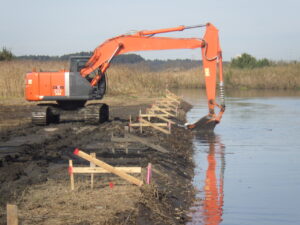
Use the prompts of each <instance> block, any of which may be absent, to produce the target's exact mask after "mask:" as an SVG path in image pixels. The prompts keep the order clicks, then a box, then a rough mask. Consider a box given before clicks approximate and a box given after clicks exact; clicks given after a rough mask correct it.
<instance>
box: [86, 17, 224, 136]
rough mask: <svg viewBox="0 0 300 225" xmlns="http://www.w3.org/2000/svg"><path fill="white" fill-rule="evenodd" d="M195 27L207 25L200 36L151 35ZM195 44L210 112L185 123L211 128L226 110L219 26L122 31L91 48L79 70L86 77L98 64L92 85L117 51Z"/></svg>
mask: <svg viewBox="0 0 300 225" xmlns="http://www.w3.org/2000/svg"><path fill="white" fill-rule="evenodd" d="M198 27H206V31H205V35H204V37H203V38H170V37H154V35H156V34H160V33H169V32H175V31H183V30H185V29H192V28H198ZM195 48H201V52H202V60H203V69H204V75H205V83H206V94H207V99H208V108H209V114H208V115H207V116H205V117H203V118H202V119H200V120H198V121H197V122H196V123H194V124H189V125H187V127H188V128H189V129H201V130H202V129H204V130H205V129H209V130H213V129H214V127H215V125H216V124H217V123H219V122H220V120H221V118H222V115H223V113H224V111H225V101H224V82H223V71H222V70H223V69H222V50H221V47H220V43H219V35H218V30H217V28H216V27H214V26H213V25H212V24H211V23H207V24H205V25H196V26H179V27H174V28H167V29H160V30H150V31H139V32H136V33H134V34H131V35H121V36H117V37H115V38H111V39H109V40H107V41H106V42H104V43H103V44H101V45H100V46H99V47H97V48H96V49H95V50H94V54H93V55H92V57H91V58H90V59H89V61H88V62H87V64H86V67H85V68H83V69H82V70H81V71H80V73H81V75H82V76H83V77H85V76H87V75H88V74H90V73H91V72H93V71H95V70H96V69H98V68H99V69H100V71H101V73H100V74H98V75H97V76H96V77H95V78H94V79H93V80H92V81H91V85H92V86H95V85H97V84H98V82H99V81H100V80H101V76H102V74H104V73H105V71H106V70H107V69H108V68H109V64H110V61H111V59H112V58H113V57H114V56H116V55H120V54H124V53H127V52H136V51H149V50H168V49H195ZM217 72H218V74H219V82H220V98H221V105H219V104H217V103H216V101H215V99H216V82H217ZM215 107H219V108H220V112H219V114H218V115H216V114H215V110H214V109H215Z"/></svg>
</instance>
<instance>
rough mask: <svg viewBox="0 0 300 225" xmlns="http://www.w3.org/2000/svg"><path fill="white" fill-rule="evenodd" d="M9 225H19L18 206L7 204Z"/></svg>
mask: <svg viewBox="0 0 300 225" xmlns="http://www.w3.org/2000/svg"><path fill="white" fill-rule="evenodd" d="M6 209H7V225H18V223H19V221H18V207H17V206H16V205H12V204H7V206H6Z"/></svg>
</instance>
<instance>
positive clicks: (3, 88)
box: [0, 60, 300, 98]
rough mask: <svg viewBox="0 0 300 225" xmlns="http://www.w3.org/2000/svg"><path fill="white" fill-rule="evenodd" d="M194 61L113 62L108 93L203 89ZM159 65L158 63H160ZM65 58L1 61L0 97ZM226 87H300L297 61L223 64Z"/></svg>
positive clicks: (17, 93)
mask: <svg viewBox="0 0 300 225" xmlns="http://www.w3.org/2000/svg"><path fill="white" fill-rule="evenodd" d="M199 64H200V63H198V64H196V65H195V66H193V62H191V61H186V63H183V61H182V60H181V61H178V62H177V63H176V61H174V60H173V61H169V62H168V61H165V62H164V63H159V62H158V64H157V65H158V66H156V68H153V64H151V63H147V61H141V62H140V63H131V64H112V65H111V67H110V68H109V70H108V71H107V74H108V76H107V77H108V87H109V88H108V94H111V95H118V94H121V95H124V94H127V95H141V94H142V95H147V94H150V95H153V94H155V95H159V94H160V93H162V92H163V91H164V89H165V88H166V87H168V88H204V87H205V83H204V75H203V72H202V69H201V67H200V65H199ZM159 65H160V66H159ZM68 68H69V66H68V61H36V60H11V61H2V62H0V97H2V98H9V97H23V96H24V77H25V74H26V73H27V72H30V71H32V70H33V69H35V70H36V71H58V70H61V69H66V70H68ZM224 77H225V78H224V79H225V86H226V88H232V89H241V90H244V89H300V63H298V62H293V63H274V62H272V63H271V64H269V65H268V66H264V67H256V68H251V69H250V68H245V67H244V68H242V69H241V68H237V67H235V66H233V65H232V64H225V65H224Z"/></svg>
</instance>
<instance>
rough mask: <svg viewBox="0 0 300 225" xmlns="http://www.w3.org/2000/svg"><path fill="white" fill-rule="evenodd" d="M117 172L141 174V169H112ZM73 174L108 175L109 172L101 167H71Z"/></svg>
mask: <svg viewBox="0 0 300 225" xmlns="http://www.w3.org/2000/svg"><path fill="white" fill-rule="evenodd" d="M114 168H115V169H117V170H120V171H123V172H125V173H141V171H142V168H141V167H114ZM73 173H91V174H95V173H110V172H109V171H107V170H105V169H103V168H101V167H95V168H92V167H73Z"/></svg>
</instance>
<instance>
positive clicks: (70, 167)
mask: <svg viewBox="0 0 300 225" xmlns="http://www.w3.org/2000/svg"><path fill="white" fill-rule="evenodd" d="M73 169H74V168H73V160H69V174H70V182H71V190H72V191H73V190H74V174H73Z"/></svg>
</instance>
